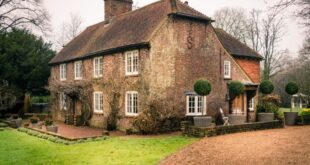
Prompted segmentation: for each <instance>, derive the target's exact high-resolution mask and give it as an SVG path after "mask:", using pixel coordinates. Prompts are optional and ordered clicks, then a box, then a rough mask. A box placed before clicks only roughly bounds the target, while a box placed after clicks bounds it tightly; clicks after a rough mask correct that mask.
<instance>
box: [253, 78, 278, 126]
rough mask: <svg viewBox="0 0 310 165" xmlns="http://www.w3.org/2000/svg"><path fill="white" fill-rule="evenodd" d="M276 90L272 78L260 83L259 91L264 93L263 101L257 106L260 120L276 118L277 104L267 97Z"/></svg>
mask: <svg viewBox="0 0 310 165" xmlns="http://www.w3.org/2000/svg"><path fill="white" fill-rule="evenodd" d="M273 90H274V86H273V83H272V82H271V81H270V80H264V81H262V82H261V84H260V85H259V91H260V93H262V94H263V95H264V97H263V101H262V103H261V104H260V105H258V107H257V112H258V113H257V116H258V117H257V119H258V121H259V122H270V121H273V120H274V118H275V114H274V113H275V109H277V106H276V104H274V103H273V102H272V101H269V100H268V99H264V98H267V97H268V95H269V94H271V93H272V92H273Z"/></svg>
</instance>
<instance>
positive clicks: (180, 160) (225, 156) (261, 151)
mask: <svg viewBox="0 0 310 165" xmlns="http://www.w3.org/2000/svg"><path fill="white" fill-rule="evenodd" d="M160 164H161V165H182V164H184V165H185V164H186V165H192V164H193V165H196V164H197V165H198V164H199V165H200V164H201V165H208V164H212V165H216V164H225V165H228V164H238V165H243V164H244V165H274V164H277V165H286V164H297V165H309V164H310V126H302V127H286V128H285V129H274V130H265V131H256V132H246V133H238V134H230V135H224V136H217V137H211V138H203V139H201V140H199V141H198V142H195V143H193V144H191V145H190V146H187V147H186V148H184V149H182V150H181V151H179V152H177V153H175V154H173V155H171V156H169V157H167V158H166V159H165V160H163V161H162V162H160Z"/></svg>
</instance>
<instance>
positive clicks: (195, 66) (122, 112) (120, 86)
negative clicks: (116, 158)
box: [50, 0, 262, 130]
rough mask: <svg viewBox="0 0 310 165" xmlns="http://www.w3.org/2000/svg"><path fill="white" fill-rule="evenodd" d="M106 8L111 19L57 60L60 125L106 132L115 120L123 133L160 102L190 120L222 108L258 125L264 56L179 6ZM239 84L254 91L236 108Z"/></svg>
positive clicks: (53, 84) (116, 2)
mask: <svg viewBox="0 0 310 165" xmlns="http://www.w3.org/2000/svg"><path fill="white" fill-rule="evenodd" d="M104 3H105V20H104V21H103V22H100V23H98V24H95V25H92V26H90V27H88V28H87V29H86V30H85V31H84V32H82V33H81V34H80V35H79V36H77V37H76V38H74V39H73V40H72V41H71V42H70V43H68V44H67V45H66V46H65V47H64V48H63V49H62V50H61V51H60V52H59V53H58V55H56V56H55V57H54V58H53V59H52V60H51V61H50V65H51V66H52V69H51V78H50V90H51V93H52V96H53V98H54V99H53V115H54V118H55V119H56V120H60V121H66V122H68V123H72V122H75V123H77V122H78V121H81V120H82V121H84V122H85V121H86V120H87V121H88V123H89V124H90V125H91V126H94V127H102V128H106V127H108V122H109V121H111V120H112V119H111V116H113V115H114V118H115V116H117V117H116V123H117V127H118V129H120V130H126V129H128V128H131V127H132V122H133V120H134V117H135V116H138V115H139V113H141V112H142V111H144V110H146V109H147V108H149V105H150V104H155V103H160V104H162V107H164V108H167V107H166V106H171V105H172V104H173V105H174V106H175V107H176V108H175V107H173V109H175V111H177V112H178V113H180V114H181V115H183V116H197V115H201V113H202V112H205V113H204V114H207V115H214V114H215V113H216V112H217V110H218V107H219V106H220V107H221V108H222V109H223V110H224V112H225V114H226V115H228V114H240V115H244V116H245V117H246V118H247V119H246V120H248V121H253V120H255V110H256V108H255V105H256V103H257V97H256V96H257V86H258V83H259V82H260V61H261V60H262V57H261V56H260V55H259V54H258V53H256V52H255V51H253V50H252V49H250V48H248V47H247V46H246V45H244V44H242V43H241V42H239V41H238V40H236V39H234V38H233V37H232V36H230V35H229V34H227V33H226V32H225V31H223V30H221V29H215V28H213V26H212V24H211V23H212V22H213V20H212V19H211V18H210V17H207V16H205V15H204V14H202V13H200V12H198V11H196V10H195V9H193V8H191V7H190V6H189V5H188V4H187V3H183V2H180V1H179V0H160V1H157V2H155V3H152V4H149V5H147V6H144V7H142V8H139V9H137V10H133V11H132V3H133V2H132V0H105V1H104ZM200 78H207V79H208V80H209V81H210V83H211V84H212V92H211V94H210V95H209V96H207V97H200V96H197V95H195V93H194V92H193V84H194V83H195V81H196V80H197V79H200ZM232 80H238V81H241V82H242V83H244V84H245V86H246V92H245V93H244V94H243V95H242V96H239V97H238V98H236V99H235V100H234V102H233V108H232V109H231V110H229V109H230V108H229V103H228V95H229V94H228V89H227V84H228V83H229V82H230V81H232ZM164 103H166V104H164ZM160 110H161V109H160ZM115 114H117V115H115Z"/></svg>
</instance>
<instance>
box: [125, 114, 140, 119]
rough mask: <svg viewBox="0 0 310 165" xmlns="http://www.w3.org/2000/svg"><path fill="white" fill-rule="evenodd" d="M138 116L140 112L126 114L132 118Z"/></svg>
mask: <svg viewBox="0 0 310 165" xmlns="http://www.w3.org/2000/svg"><path fill="white" fill-rule="evenodd" d="M137 116H139V114H125V117H130V118H132V117H137Z"/></svg>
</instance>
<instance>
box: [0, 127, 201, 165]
mask: <svg viewBox="0 0 310 165" xmlns="http://www.w3.org/2000/svg"><path fill="white" fill-rule="evenodd" d="M195 140H196V139H194V138H186V137H182V136H174V137H160V138H124V137H123V138H121V137H119V138H109V139H108V140H104V141H97V142H89V143H82V144H74V145H69V146H67V145H63V144H56V143H52V142H50V141H47V140H43V139H39V138H36V137H32V136H29V135H27V134H25V133H21V132H18V131H15V130H4V131H1V132H0V164H8V165H9V164H19V165H28V164H29V165H30V164H31V165H36V164H38V165H39V164H57V165H61V164H74V165H77V164H106V165H108V164H135V165H139V164H141V165H147V164H156V163H158V162H159V161H160V160H162V159H163V158H165V157H166V156H168V155H170V154H172V153H173V152H175V151H177V150H179V149H181V148H182V147H184V146H185V145H187V144H190V143H192V142H194V141H195Z"/></svg>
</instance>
